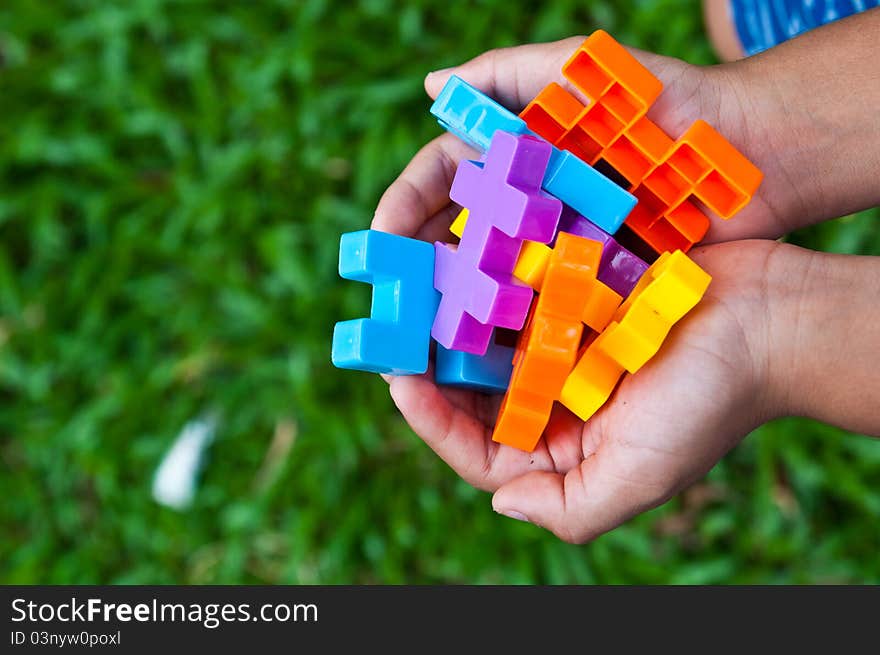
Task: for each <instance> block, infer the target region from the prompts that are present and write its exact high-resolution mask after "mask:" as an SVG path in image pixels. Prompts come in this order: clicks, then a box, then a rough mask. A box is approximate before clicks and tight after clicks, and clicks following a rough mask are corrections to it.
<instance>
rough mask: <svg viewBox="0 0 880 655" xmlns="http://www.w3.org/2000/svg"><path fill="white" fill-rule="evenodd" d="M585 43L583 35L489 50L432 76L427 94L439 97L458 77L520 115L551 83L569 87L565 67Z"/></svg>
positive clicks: (429, 79) (427, 78) (428, 76)
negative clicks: (577, 49)
mask: <svg viewBox="0 0 880 655" xmlns="http://www.w3.org/2000/svg"><path fill="white" fill-rule="evenodd" d="M583 40H584V37H583V36H574V37H570V38H568V39H563V40H562V41H554V42H552V43H531V44H528V45H521V46H515V47H512V48H498V49H496V50H489V51H488V52H484V53H483V54H481V55H479V56H478V57H475V58H474V59H471V60H470V61H468V62H466V63H464V64H461V65H460V66H454V67H452V68H444V69H442V70H438V71H434V72H432V73H428V75H427V77H426V78H425V91H427V92H428V95H429V96H431V97H432V98H436V97H437V94H439V93H440V90H441V89H442V88H443V85H444V84H446V82H447V81H448V80H449V78H450V77H451V76H452V75H458V76H459V77H460V78H462V79H463V80H464V81H466V82H468V83H469V84H471V85H473V86H475V87H476V88H478V89H480V90H481V91H483V92H484V93H486V94H487V95H489V96H491V97H492V98H494V99H495V100H497V101H498V102H500V103H501V104H502V105H504V106H505V107H507V108H508V109H510V110H511V111H515V112H519V111H520V110H522V108H523V107H525V106H526V105H527V104H528V103H529V102H530V101H531V100H532V98H534V97H535V96H536V95H538V92H540V91H541V89H543V88H544V87H545V86H547V84H548V83H550V82H558V83H559V84H561V85H563V86H569V85H568V83H567V82H566V80H565V78H563V76H562V65H563V64H564V63H565V62H566V60H567V59H568V58H569V57H570V56H571V54H572V53H573V52H574V51H575V49H576V48H577V47H578V46H579V45H580V44H581V42H582V41H583Z"/></svg>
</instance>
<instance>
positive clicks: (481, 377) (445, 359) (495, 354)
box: [434, 341, 514, 393]
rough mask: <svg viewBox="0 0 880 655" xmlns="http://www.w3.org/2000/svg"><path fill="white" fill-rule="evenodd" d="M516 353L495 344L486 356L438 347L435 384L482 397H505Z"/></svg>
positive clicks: (507, 347)
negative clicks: (467, 391) (493, 395)
mask: <svg viewBox="0 0 880 655" xmlns="http://www.w3.org/2000/svg"><path fill="white" fill-rule="evenodd" d="M513 352H514V349H513V348H511V347H509V346H499V345H498V344H497V343H495V342H494V341H493V342H491V343H490V344H489V349H488V350H487V351H486V354H485V355H473V354H471V353H466V352H462V351H460V350H447V349H446V348H444V347H443V346H441V345H440V344H439V343H438V344H437V361H436V363H435V366H434V381H435V382H436V383H437V384H443V385H446V386H450V387H461V388H464V389H472V390H474V391H481V392H483V393H504V392H505V391H506V390H507V385H508V383H509V382H510V376H511V375H512V374H513Z"/></svg>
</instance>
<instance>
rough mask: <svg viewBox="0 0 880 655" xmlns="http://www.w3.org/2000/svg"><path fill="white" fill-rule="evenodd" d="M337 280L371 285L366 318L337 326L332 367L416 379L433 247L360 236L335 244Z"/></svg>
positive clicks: (431, 311) (429, 314) (430, 293)
mask: <svg viewBox="0 0 880 655" xmlns="http://www.w3.org/2000/svg"><path fill="white" fill-rule="evenodd" d="M339 275H341V276H342V277H344V278H346V279H348V280H357V281H358V282H366V283H367V284H371V285H373V304H372V309H371V310H370V318H360V319H356V320H353V321H344V322H342V323H337V324H336V327H335V328H334V330H333V354H332V356H331V358H332V360H333V364H334V365H335V366H338V367H339V368H351V369H357V370H360V371H371V372H373V373H390V374H392V375H416V374H419V373H424V372H425V371H426V370H428V347H429V346H430V344H431V325H432V324H433V323H434V315H435V314H436V313H437V305H438V304H439V302H440V294H439V293H438V292H437V291H436V290H435V289H434V245H433V244H431V243H426V242H424V241H417V240H415V239H407V238H406V237H401V236H398V235H396V234H388V233H386V232H377V231H375V230H361V231H360V232H349V233H347V234H343V235H342V238H341V239H340V240H339Z"/></svg>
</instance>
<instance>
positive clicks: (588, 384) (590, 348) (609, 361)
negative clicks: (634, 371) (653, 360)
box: [559, 332, 624, 421]
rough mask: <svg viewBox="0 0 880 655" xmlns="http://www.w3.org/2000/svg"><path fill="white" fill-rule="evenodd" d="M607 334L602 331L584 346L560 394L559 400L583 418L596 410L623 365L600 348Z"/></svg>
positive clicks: (616, 379) (603, 400) (612, 385)
mask: <svg viewBox="0 0 880 655" xmlns="http://www.w3.org/2000/svg"><path fill="white" fill-rule="evenodd" d="M606 334H608V333H607V332H603V333H602V334H600V335H599V336H598V337H596V338H595V339H594V340H593V341H592V342H591V343H589V344H588V345H587V346H586V347H585V348H584V349H583V352H581V354H580V356H579V357H578V361H577V364H575V367H574V370H572V372H571V373H570V374H569V376H568V377H567V378H566V380H565V384H563V385H562V391H561V392H560V394H559V401H560V402H561V403H562V404H563V405H565V406H566V407H568V408H569V409H570V410H571V411H572V412H573V413H574V414H576V415H577V416H578V418H580V419H581V420H582V421H586V420H588V419H589V418H590V417H591V416H592V415H593V414H595V413H596V412H597V411H599V409H600V408H601V407H602V405H604V404H605V402H606V401H607V400H608V399H609V398H610V397H611V394H612V392H613V391H614V387H616V386H617V382H618V380H620V377H621V376H622V375H623V373H624V368H623V366H621V365H620V364H619V363H618V362H617V361H616V360H615V359H614V358H613V357H611V356H610V355H609V354H608V353H606V352H605V349H604V348H603V342H604V340H605V339H606V338H607V337H606Z"/></svg>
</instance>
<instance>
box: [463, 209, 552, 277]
mask: <svg viewBox="0 0 880 655" xmlns="http://www.w3.org/2000/svg"><path fill="white" fill-rule="evenodd" d="M562 211H563V214H564V213H565V209H564V208H563V210H562ZM467 219H468V210H467V209H462V210H461V211H460V212H459V213H458V216H456V217H455V220H454V221H452V225H450V226H449V231H450V232H452V233H453V234H454V235H455V236H457V237H458V238H459V239H460V238H461V235H462V234H463V233H464V226H465V225H467ZM550 252H551V249H550V247H549V246H547V245H545V244H543V243H538V242H537V241H523V245H522V248H521V249H520V251H519V257H518V258H517V260H516V266H514V268H513V276H514V277H515V278H516V279H518V280H520V281H521V282H524V283H526V284H528V285H529V286H530V287H532V289H534V290H535V291H540V290H541V283H542V282H543V280H544V271H545V270H546V268H547V261H548V260H549V259H550Z"/></svg>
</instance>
